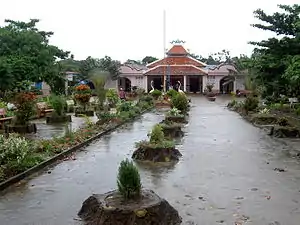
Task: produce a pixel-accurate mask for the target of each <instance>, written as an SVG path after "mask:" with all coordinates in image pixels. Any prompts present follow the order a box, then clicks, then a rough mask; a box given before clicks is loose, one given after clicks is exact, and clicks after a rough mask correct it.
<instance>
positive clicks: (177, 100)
mask: <svg viewBox="0 0 300 225" xmlns="http://www.w3.org/2000/svg"><path fill="white" fill-rule="evenodd" d="M171 106H172V108H177V109H178V110H180V111H181V112H182V113H186V112H187V111H188V109H189V101H188V99H187V97H186V96H185V95H184V94H178V95H176V96H175V97H173V98H172V99H171Z"/></svg>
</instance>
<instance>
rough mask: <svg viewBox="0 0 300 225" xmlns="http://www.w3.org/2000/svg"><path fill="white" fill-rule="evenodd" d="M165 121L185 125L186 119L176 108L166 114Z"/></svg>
mask: <svg viewBox="0 0 300 225" xmlns="http://www.w3.org/2000/svg"><path fill="white" fill-rule="evenodd" d="M165 121H167V122H174V123H185V122H186V118H185V115H184V114H182V113H181V111H180V110H178V109H177V108H175V107H174V108H172V109H171V110H169V111H168V112H167V113H166V116H165Z"/></svg>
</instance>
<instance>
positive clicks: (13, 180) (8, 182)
mask: <svg viewBox="0 0 300 225" xmlns="http://www.w3.org/2000/svg"><path fill="white" fill-rule="evenodd" d="M152 109H153V107H151V108H149V109H146V110H144V111H142V112H141V113H140V114H138V115H136V116H135V117H133V118H131V119H129V120H126V121H122V122H121V123H118V124H116V125H115V126H113V127H110V128H108V129H106V130H103V131H102V132H100V133H98V134H96V135H94V136H93V137H91V138H89V139H87V140H85V141H84V142H82V143H80V144H78V145H75V146H73V147H71V148H68V149H67V150H65V151H63V152H61V153H59V154H57V155H55V156H53V157H51V158H50V159H47V160H45V161H43V162H41V163H40V164H37V165H35V166H34V167H31V168H30V169H28V170H26V171H24V172H22V173H19V174H17V175H15V176H13V177H10V178H8V179H6V180H5V181H2V182H1V183H0V191H3V190H4V189H6V188H8V187H9V186H11V185H13V184H15V183H17V182H19V181H21V180H23V179H25V178H28V177H29V176H31V175H32V174H34V173H37V172H39V171H41V170H43V169H45V168H46V167H48V166H50V165H52V164H54V163H55V162H57V161H58V160H60V159H63V158H64V157H65V156H67V155H69V154H70V153H72V152H75V151H77V150H79V149H80V148H82V147H85V146H87V145H88V144H90V143H91V142H92V141H94V140H96V139H98V138H101V137H102V136H104V135H106V134H108V133H110V132H112V131H114V130H116V129H117V128H119V127H121V126H123V125H124V124H126V123H129V122H133V121H134V120H136V119H137V118H138V117H139V116H141V115H143V114H144V113H146V112H149V111H151V110H152Z"/></svg>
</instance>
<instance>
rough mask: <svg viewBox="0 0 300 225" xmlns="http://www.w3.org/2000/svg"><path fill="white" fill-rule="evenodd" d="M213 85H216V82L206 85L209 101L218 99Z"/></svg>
mask: <svg viewBox="0 0 300 225" xmlns="http://www.w3.org/2000/svg"><path fill="white" fill-rule="evenodd" d="M213 87H214V84H207V85H206V89H207V93H206V96H207V99H208V100H209V101H212V102H214V101H216V94H215V93H214V92H213V90H212V89H213Z"/></svg>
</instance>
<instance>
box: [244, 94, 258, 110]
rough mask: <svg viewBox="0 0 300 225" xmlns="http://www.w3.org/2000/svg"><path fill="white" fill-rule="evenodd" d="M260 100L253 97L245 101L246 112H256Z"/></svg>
mask: <svg viewBox="0 0 300 225" xmlns="http://www.w3.org/2000/svg"><path fill="white" fill-rule="evenodd" d="M258 103H259V101H258V99H257V98H255V97H252V96H249V97H247V98H246V99H245V101H244V109H245V110H246V112H250V111H254V110H255V109H257V107H258Z"/></svg>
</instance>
